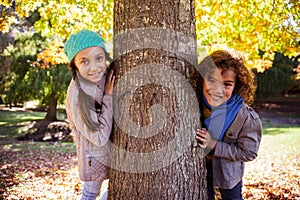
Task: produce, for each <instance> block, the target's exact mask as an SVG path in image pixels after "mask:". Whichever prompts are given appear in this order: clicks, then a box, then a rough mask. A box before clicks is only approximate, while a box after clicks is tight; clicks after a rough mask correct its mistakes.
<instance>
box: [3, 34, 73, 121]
mask: <svg viewBox="0 0 300 200" xmlns="http://www.w3.org/2000/svg"><path fill="white" fill-rule="evenodd" d="M48 43H49V41H47V39H46V38H43V37H41V35H40V34H38V33H29V32H26V33H20V34H18V35H16V38H15V41H14V45H10V46H9V47H8V48H7V49H6V50H5V52H4V56H5V58H6V60H10V65H11V66H10V75H9V76H7V77H6V78H5V82H6V84H7V86H6V90H7V91H6V98H5V103H7V104H13V105H18V104H22V103H23V102H25V101H29V100H36V99H38V100H40V104H41V105H47V114H46V116H45V120H47V121H56V120H57V118H56V111H57V103H63V102H64V99H65V91H66V90H67V86H68V84H69V82H70V80H71V73H70V70H69V69H68V68H67V66H66V65H63V64H60V65H57V66H56V67H48V68H46V69H43V68H41V67H38V66H37V65H38V63H37V61H36V60H38V58H37V54H38V53H39V52H41V50H43V49H44V48H45V47H46V46H47V45H48Z"/></svg>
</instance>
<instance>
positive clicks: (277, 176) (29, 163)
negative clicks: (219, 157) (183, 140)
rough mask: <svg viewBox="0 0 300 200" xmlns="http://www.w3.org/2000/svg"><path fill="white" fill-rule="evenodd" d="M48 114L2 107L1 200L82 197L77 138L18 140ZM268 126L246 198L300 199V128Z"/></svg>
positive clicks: (250, 169)
mask: <svg viewBox="0 0 300 200" xmlns="http://www.w3.org/2000/svg"><path fill="white" fill-rule="evenodd" d="M43 116H44V114H43V113H32V112H18V113H13V112H11V113H8V112H4V113H3V111H1V110H0V148H1V154H0V166H1V169H0V177H1V180H0V199H1V198H4V199H77V198H78V197H80V193H81V188H82V182H81V181H80V180H79V178H78V173H77V161H76V149H75V145H74V143H61V142H58V143H46V142H30V141H17V140H16V137H17V136H19V135H21V134H24V131H26V127H28V125H29V124H30V121H31V120H36V119H42V118H43ZM18 119H19V120H20V119H21V120H20V121H19V120H18ZM263 127H264V134H263V137H262V141H261V146H260V149H259V154H258V157H257V158H256V159H255V160H254V161H251V162H248V163H246V170H245V176H244V187H243V195H244V198H245V199H300V195H299V194H300V191H299V188H300V187H299V186H300V182H299V180H300V174H299V172H300V153H299V152H300V145H299V144H300V143H299V142H300V137H299V134H300V127H299V126H281V125H280V126H279V125H277V124H270V123H267V124H264V125H263ZM104 187H107V182H106V183H105V184H104Z"/></svg>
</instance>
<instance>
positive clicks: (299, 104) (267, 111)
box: [255, 97, 300, 125]
mask: <svg viewBox="0 0 300 200" xmlns="http://www.w3.org/2000/svg"><path fill="white" fill-rule="evenodd" d="M255 110H256V111H257V112H258V114H259V115H260V117H261V119H262V121H263V122H272V123H276V124H293V125H300V97H298V98H287V97H280V98H274V99H267V100H260V101H257V102H256V103H255Z"/></svg>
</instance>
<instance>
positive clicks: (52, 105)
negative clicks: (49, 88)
mask: <svg viewBox="0 0 300 200" xmlns="http://www.w3.org/2000/svg"><path fill="white" fill-rule="evenodd" d="M56 111H57V98H56V97H55V95H54V94H53V95H51V98H50V102H49V106H48V109H47V114H46V116H45V121H57V117H56Z"/></svg>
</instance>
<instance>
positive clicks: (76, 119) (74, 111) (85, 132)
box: [69, 87, 113, 147]
mask: <svg viewBox="0 0 300 200" xmlns="http://www.w3.org/2000/svg"><path fill="white" fill-rule="evenodd" d="M72 96H73V98H72V99H71V101H72V103H71V106H70V107H69V112H70V114H69V117H71V118H72V121H73V124H74V128H75V129H76V131H77V132H78V133H79V134H80V135H81V136H82V137H85V138H86V139H87V140H89V141H90V142H91V143H93V144H94V145H96V146H98V147H103V146H104V145H106V144H107V142H108V140H109V137H110V134H111V130H112V120H113V105H112V95H104V97H103V102H102V109H101V113H100V114H97V113H96V112H95V111H91V115H92V119H93V120H94V121H95V122H99V129H98V130H97V131H95V132H91V131H90V130H89V129H88V127H87V126H86V124H85V123H84V122H83V120H82V118H81V115H80V113H79V110H78V102H77V99H78V92H77V91H76V88H75V87H73V94H72Z"/></svg>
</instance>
